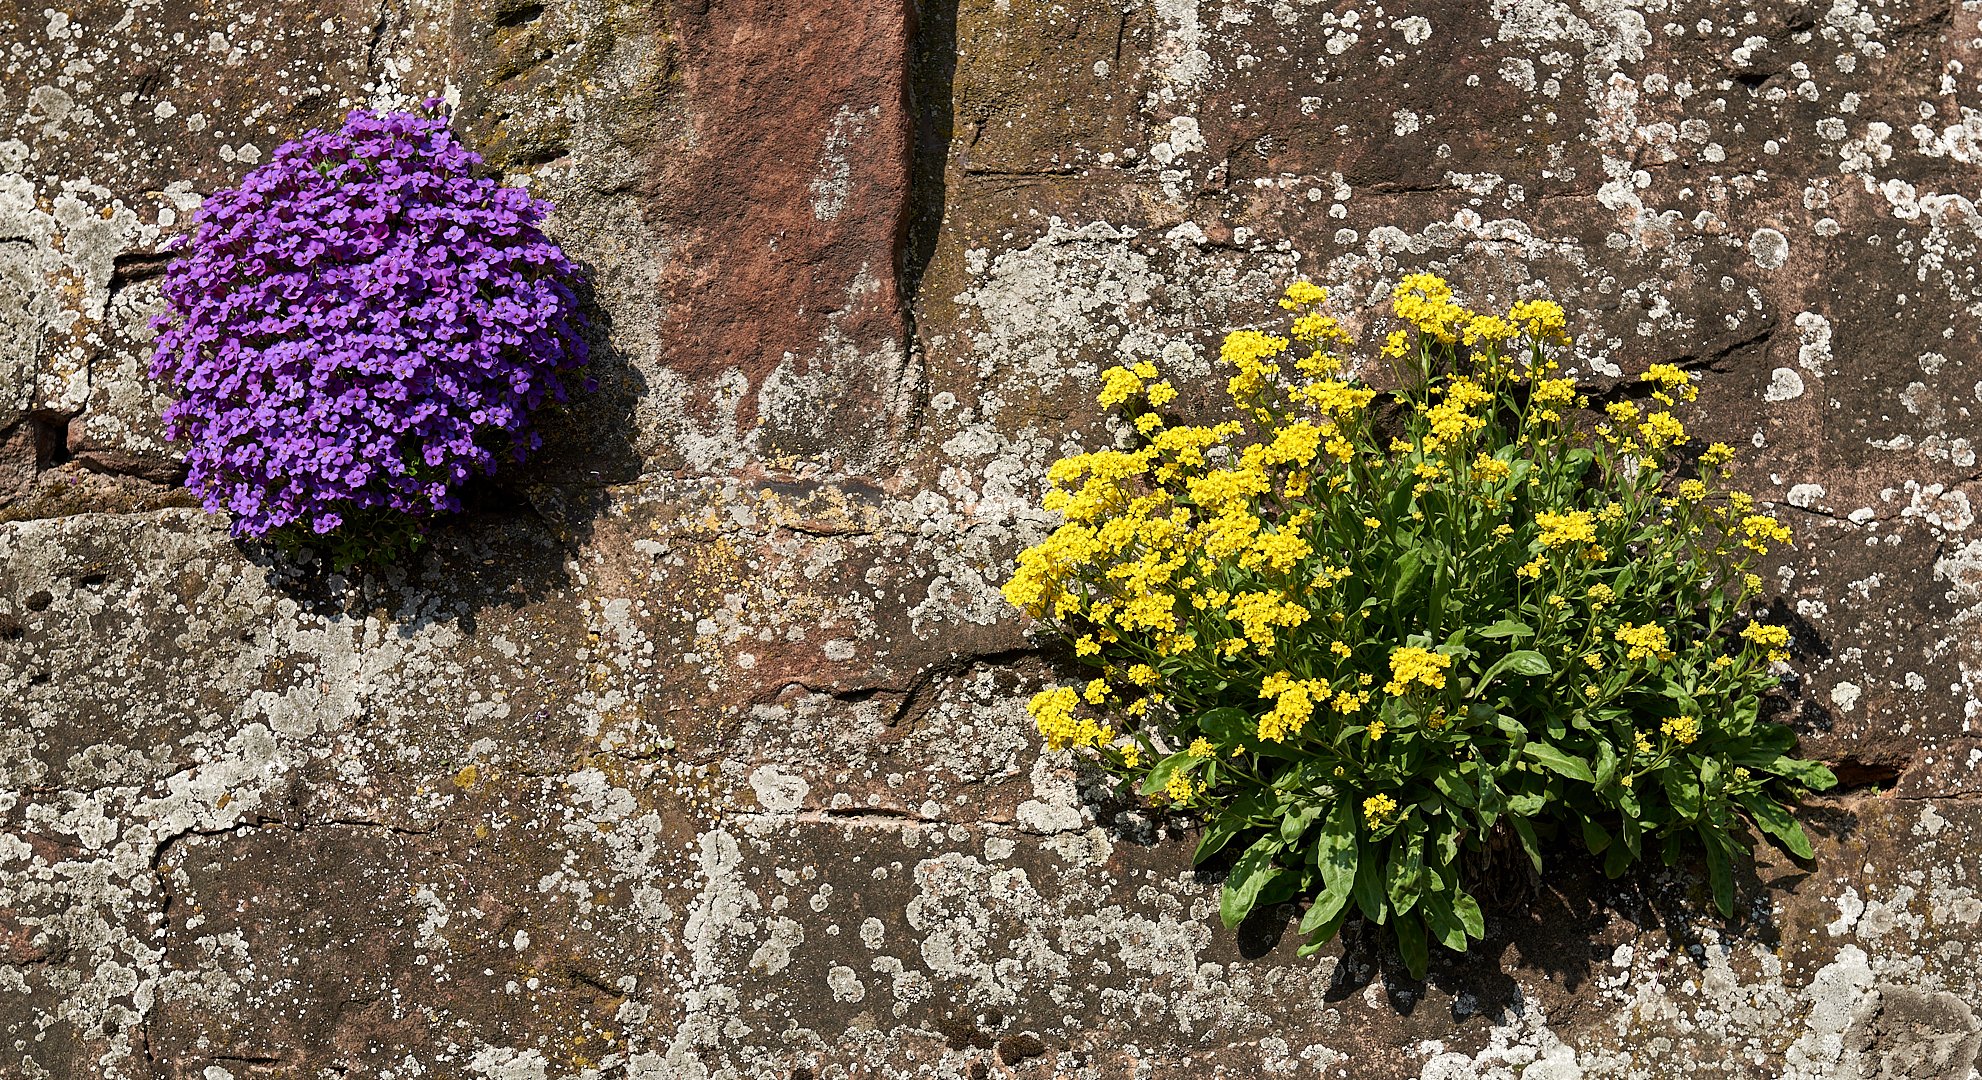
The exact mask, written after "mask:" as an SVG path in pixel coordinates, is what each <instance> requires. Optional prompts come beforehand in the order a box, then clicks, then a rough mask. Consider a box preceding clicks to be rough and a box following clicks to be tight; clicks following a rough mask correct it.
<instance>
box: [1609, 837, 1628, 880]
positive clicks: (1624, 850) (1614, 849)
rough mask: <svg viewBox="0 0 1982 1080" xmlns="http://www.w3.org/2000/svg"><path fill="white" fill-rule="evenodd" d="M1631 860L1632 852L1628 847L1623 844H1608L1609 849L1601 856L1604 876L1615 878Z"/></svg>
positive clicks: (1626, 867)
mask: <svg viewBox="0 0 1982 1080" xmlns="http://www.w3.org/2000/svg"><path fill="white" fill-rule="evenodd" d="M1631 860H1632V852H1631V849H1630V848H1629V847H1626V846H1625V845H1623V844H1612V845H1611V846H1610V850H1609V851H1606V852H1604V856H1603V873H1604V876H1605V877H1608V878H1615V877H1617V876H1619V875H1620V874H1622V873H1624V871H1625V870H1626V869H1628V868H1629V867H1630V866H1631Z"/></svg>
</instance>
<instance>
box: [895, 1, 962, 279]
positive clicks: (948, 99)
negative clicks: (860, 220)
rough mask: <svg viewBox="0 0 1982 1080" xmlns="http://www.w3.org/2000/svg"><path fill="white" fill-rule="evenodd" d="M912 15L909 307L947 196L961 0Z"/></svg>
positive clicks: (906, 250) (923, 5)
mask: <svg viewBox="0 0 1982 1080" xmlns="http://www.w3.org/2000/svg"><path fill="white" fill-rule="evenodd" d="M914 15H915V27H914V32H913V35H912V37H911V40H912V42H913V44H912V45H911V52H910V55H909V78H908V92H909V102H908V112H909V116H910V118H911V119H912V120H913V121H914V124H915V145H914V147H913V148H912V150H911V153H910V158H909V166H910V175H909V188H908V213H907V215H906V219H905V221H904V223H903V228H904V229H905V230H906V231H907V235H906V236H905V237H903V238H902V243H901V267H900V273H901V286H902V302H903V303H904V304H906V305H907V306H908V309H909V310H910V311H911V312H913V311H914V310H915V306H916V305H915V299H916V296H917V295H918V294H919V293H920V292H921V289H922V275H923V274H924V273H925V272H927V271H928V269H929V263H930V260H932V259H933V258H935V255H936V240H937V237H938V236H939V235H940V234H941V232H942V228H943V210H944V207H945V205H946V203H947V201H948V183H947V173H948V170H949V162H950V141H951V138H952V137H953V136H954V134H955V132H956V98H955V85H956V78H957V0H919V2H917V3H916V4H915V5H914Z"/></svg>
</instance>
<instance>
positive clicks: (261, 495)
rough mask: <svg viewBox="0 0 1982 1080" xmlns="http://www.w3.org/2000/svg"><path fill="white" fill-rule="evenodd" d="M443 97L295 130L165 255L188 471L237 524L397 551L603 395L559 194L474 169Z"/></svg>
mask: <svg viewBox="0 0 1982 1080" xmlns="http://www.w3.org/2000/svg"><path fill="white" fill-rule="evenodd" d="M437 105H438V102H437V101H430V102H428V103H427V107H426V111H425V112H424V113H406V112H399V113H391V114H387V115H378V114H374V113H371V112H367V111H365V110H362V109H360V110H356V111H354V112H352V113H351V114H350V116H349V117H348V118H347V119H346V120H345V122H344V125H343V127H342V128H341V129H340V130H337V131H311V132H309V133H307V134H305V135H304V136H303V137H302V138H300V139H297V140H296V141H294V142H289V143H285V144H283V145H282V146H281V147H280V148H278V149H277V150H276V151H275V153H274V155H273V156H272V157H271V159H270V160H269V162H268V163H267V164H265V165H263V166H261V167H259V168H257V169H255V170H253V171H252V172H250V173H248V174H247V175H246V176H245V177H243V178H242V179H241V183H240V185H239V186H238V187H235V188H231V189H227V190H223V191H218V192H215V193H214V194H213V195H211V196H209V197H208V198H207V199H206V201H205V202H204V203H203V204H202V206H201V207H200V211H199V215H198V217H197V219H196V221H195V227H194V229H193V232H192V233H191V235H190V237H189V238H187V239H186V240H185V242H184V244H183V245H182V248H181V254H180V256H179V257H178V258H176V259H175V260H174V261H173V262H172V263H171V265H170V266H169V267H168V268H167V271H166V275H165V280H164V294H165V298H166V300H167V302H168V304H169V309H168V310H167V312H166V313H165V314H163V315H161V316H159V317H158V318H157V319H155V320H154V322H153V325H154V327H155V328H156V329H158V330H159V331H160V333H159V335H158V338H157V342H156V346H155V352H154V355H153V360H152V365H151V374H152V377H153V378H158V379H165V380H168V381H169V382H170V383H171V384H172V385H173V386H174V387H175V388H176V389H177V391H178V392H179V394H180V399H179V400H178V401H176V402H174V403H173V404H172V405H171V406H169V407H168V408H167V409H166V412H165V423H166V430H167V433H168V435H169V436H170V437H172V438H173V439H176V440H183V441H185V442H186V443H187V444H188V445H187V450H186V462H187V466H188V477H187V484H188V486H189V487H191V488H192V489H193V490H194V491H195V492H197V493H198V494H199V496H200V498H201V500H202V502H203V504H204V505H205V507H206V509H207V510H208V511H209V512H215V513H217V512H219V511H221V510H227V511H229V512H231V513H232V514H233V518H234V520H233V526H232V528H233V531H234V533H235V535H237V536H242V537H263V536H269V537H271V538H273V539H276V540H279V541H286V542H288V543H292V544H294V543H300V542H303V541H306V540H313V541H315V542H317V543H319V544H322V545H325V546H327V547H328V548H329V549H330V550H331V551H332V552H333V554H334V555H335V556H336V557H337V559H338V561H339V562H344V563H348V562H351V561H354V560H356V559H359V558H363V557H365V556H366V555H368V554H374V553H377V552H378V551H380V550H381V549H391V548H393V547H396V546H398V545H400V544H403V543H405V542H407V541H409V540H411V539H415V538H417V536H418V531H417V530H418V522H419V521H420V519H421V518H423V517H425V516H429V515H434V514H440V513H447V512H451V511H455V510H458V509H460V505H461V504H460V488H461V485H462V484H463V483H464V482H465V481H466V480H467V479H468V478H469V477H470V476H471V475H474V474H478V473H489V472H493V471H494V470H495V468H496V467H497V465H498V464H499V463H500V462H502V461H505V460H507V461H522V460H523V459H525V458H526V457H527V456H528V455H529V454H530V452H531V451H533V450H535V449H537V448H538V447H539V446H540V445H541V444H542V441H543V439H542V435H541V434H540V433H539V432H538V431H537V430H536V428H535V427H534V426H533V424H532V418H533V416H534V415H535V414H537V413H538V411H539V410H540V409H541V408H542V407H544V406H545V405H546V404H548V403H552V402H562V401H564V400H566V398H567V396H568V394H569V393H570V391H571V390H572V389H573V388H574V386H577V385H584V386H585V387H586V388H587V389H589V383H585V382H583V380H582V379H581V377H580V376H579V371H580V369H581V368H582V367H583V366H584V365H585V363H586V360H587V349H586V343H585V339H584V336H583V334H584V329H585V323H584V319H583V316H582V315H581V313H580V312H579V306H578V299H577V295H576V291H575V289H576V286H577V284H578V281H579V275H578V271H577V268H576V267H575V266H573V265H572V263H571V262H570V260H568V259H567V258H566V257H565V255H564V253H563V252H562V251H561V250H560V249H559V248H558V246H557V245H556V244H554V243H552V242H550V241H549V240H547V239H545V237H544V235H543V233H542V232H541V230H540V228H539V226H540V225H541V223H542V221H543V219H544V217H545V215H546V214H548V213H549V212H550V209H551V207H550V205H549V204H548V203H545V202H543V201H541V200H538V199H534V198H532V197H531V196H530V195H529V193H527V192H525V191H523V190H520V189H517V188H510V187H504V186H502V185H500V184H498V183H496V182H495V181H494V180H492V179H490V178H488V177H485V176H478V175H476V173H475V170H476V167H477V166H479V165H480V163H481V159H480V158H479V157H478V156H477V155H475V154H474V153H472V152H470V151H469V150H468V149H466V148H465V147H463V146H462V145H461V143H460V142H459V140H457V139H456V138H455V136H454V134H453V133H452V132H451V131H450V130H449V129H448V126H447V121H446V120H445V118H444V117H442V116H440V115H438V114H437V112H436V111H435V110H436V107H437Z"/></svg>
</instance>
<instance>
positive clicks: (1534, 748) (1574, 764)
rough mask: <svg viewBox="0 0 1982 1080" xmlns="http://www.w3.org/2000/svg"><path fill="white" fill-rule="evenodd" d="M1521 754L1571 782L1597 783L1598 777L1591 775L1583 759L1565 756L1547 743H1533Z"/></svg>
mask: <svg viewBox="0 0 1982 1080" xmlns="http://www.w3.org/2000/svg"><path fill="white" fill-rule="evenodd" d="M1521 753H1522V755H1523V756H1524V757H1528V758H1530V759H1532V760H1534V761H1535V763H1536V764H1538V765H1540V766H1542V767H1543V768H1545V769H1548V770H1549V771H1551V772H1555V773H1559V774H1561V775H1563V776H1566V777H1568V778H1569V779H1571V780H1581V781H1582V782H1583V783H1585V784H1590V783H1594V782H1595V781H1596V777H1594V776H1592V775H1590V767H1589V765H1588V764H1586V763H1584V761H1583V759H1582V758H1579V757H1573V756H1571V755H1569V754H1565V753H1563V752H1562V751H1560V750H1557V749H1556V748H1555V747H1553V746H1550V745H1549V744H1547V743H1538V742H1531V743H1529V744H1528V745H1526V746H1524V747H1522V748H1521Z"/></svg>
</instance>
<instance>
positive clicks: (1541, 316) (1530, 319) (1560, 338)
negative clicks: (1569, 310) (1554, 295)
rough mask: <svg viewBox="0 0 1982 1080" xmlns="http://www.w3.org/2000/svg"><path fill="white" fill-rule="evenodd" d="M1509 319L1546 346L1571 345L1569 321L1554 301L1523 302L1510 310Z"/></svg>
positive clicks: (1560, 306)
mask: <svg viewBox="0 0 1982 1080" xmlns="http://www.w3.org/2000/svg"><path fill="white" fill-rule="evenodd" d="M1507 318H1508V321H1510V322H1512V323H1513V324H1514V325H1516V326H1518V327H1520V328H1521V332H1522V333H1524V334H1527V335H1528V336H1529V337H1531V338H1534V339H1535V340H1536V341H1539V342H1541V343H1542V344H1544V345H1567V344H1569V320H1568V318H1567V316H1565V315H1564V314H1563V311H1562V305H1560V304H1558V303H1556V302H1555V301H1553V300H1523V301H1521V302H1520V303H1517V304H1515V305H1514V306H1513V307H1512V308H1511V309H1509V310H1508V312H1507Z"/></svg>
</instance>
